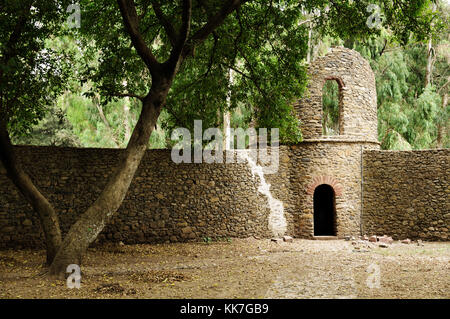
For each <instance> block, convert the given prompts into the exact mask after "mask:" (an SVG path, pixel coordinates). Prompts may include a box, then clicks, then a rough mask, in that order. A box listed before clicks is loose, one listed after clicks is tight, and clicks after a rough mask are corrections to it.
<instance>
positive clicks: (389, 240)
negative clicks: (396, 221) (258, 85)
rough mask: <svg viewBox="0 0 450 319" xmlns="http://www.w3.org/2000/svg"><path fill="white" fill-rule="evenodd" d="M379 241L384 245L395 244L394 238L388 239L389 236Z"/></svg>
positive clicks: (380, 238)
mask: <svg viewBox="0 0 450 319" xmlns="http://www.w3.org/2000/svg"><path fill="white" fill-rule="evenodd" d="M378 241H379V242H380V243H384V244H388V245H390V244H392V243H393V242H394V240H393V239H392V237H388V236H383V237H379V238H378Z"/></svg>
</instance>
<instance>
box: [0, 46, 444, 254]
mask: <svg viewBox="0 0 450 319" xmlns="http://www.w3.org/2000/svg"><path fill="white" fill-rule="evenodd" d="M309 77H310V82H309V83H310V84H309V87H308V91H307V93H306V95H305V97H304V98H303V99H301V100H299V101H297V102H296V103H295V104H294V108H295V110H296V111H297V112H298V116H299V118H300V120H301V128H302V132H303V136H304V141H303V142H302V143H299V144H297V145H291V146H281V147H280V150H279V151H280V152H279V153H280V156H279V169H278V171H277V173H275V174H266V175H265V176H264V179H265V181H266V182H267V183H268V184H270V194H271V197H272V198H273V199H275V200H276V202H277V203H279V202H281V203H282V206H283V207H282V208H283V214H284V216H282V217H283V218H282V219H283V220H285V221H286V231H285V235H290V236H293V237H302V238H314V237H315V236H314V230H315V228H316V227H318V225H317V224H316V225H315V220H316V219H315V217H317V216H318V215H319V214H320V209H321V208H316V207H320V206H321V205H322V204H323V202H322V201H325V199H321V197H320V196H319V195H320V194H319V192H318V191H317V190H318V187H319V186H321V185H328V186H329V187H328V189H331V192H332V193H331V197H330V198H331V202H329V203H328V204H332V207H331V206H329V207H331V209H332V219H333V220H332V222H333V227H334V232H333V234H331V235H332V236H337V237H338V238H342V237H344V236H347V235H352V236H358V235H364V234H367V235H385V234H386V235H390V236H392V237H393V238H394V239H403V238H406V237H408V238H410V239H425V240H448V238H449V228H450V220H449V216H450V215H449V214H450V212H449V205H450V204H449V195H450V189H449V181H448V175H449V174H448V172H449V159H450V150H448V149H446V150H429V151H408V152H394V151H380V150H379V143H378V141H377V105H376V88H375V77H374V75H373V72H372V70H371V69H370V66H369V64H368V62H367V61H366V60H364V59H363V58H362V57H361V56H360V55H359V53H357V52H355V51H352V50H349V49H345V48H334V49H333V50H331V51H330V52H329V53H328V54H327V55H326V56H324V57H321V58H318V59H317V60H316V61H314V62H313V63H312V64H311V66H310V68H309ZM326 80H336V81H337V82H338V84H339V88H340V102H339V103H340V104H339V106H340V116H339V123H340V125H339V127H340V130H339V135H334V136H323V135H322V87H323V85H324V83H325V81H326ZM16 151H17V155H18V158H19V159H20V160H21V162H22V164H23V166H24V168H25V169H26V171H27V172H28V173H29V175H30V176H31V178H32V179H33V181H34V182H35V184H36V185H37V187H38V188H39V189H40V190H41V191H42V192H43V194H44V195H46V196H47V198H49V200H50V202H51V203H52V204H53V205H54V206H55V209H56V211H57V212H58V214H59V217H60V223H61V227H62V231H63V234H64V233H66V232H67V230H68V229H69V227H70V226H71V225H72V224H73V223H74V221H75V220H76V218H77V217H78V216H79V215H80V214H81V213H82V212H84V211H85V210H86V209H87V208H88V206H89V205H90V204H91V203H92V202H93V201H94V200H95V199H96V197H97V196H98V194H99V193H100V191H101V189H102V188H103V186H104V185H105V183H106V180H107V178H108V176H109V174H111V172H112V170H113V169H114V168H115V166H116V164H117V161H118V159H119V158H120V156H119V155H120V153H121V152H123V151H122V150H112V149H72V148H54V147H31V146H21V147H16ZM271 151H273V150H271ZM170 152H171V151H170V150H148V151H147V153H146V155H145V156H144V158H143V160H142V162H141V164H140V167H139V169H138V171H137V173H136V175H135V177H134V179H133V182H132V184H131V186H130V189H129V191H128V193H127V196H126V198H125V200H124V202H123V203H122V205H121V207H120V208H119V211H118V212H117V213H116V214H115V215H114V217H113V219H112V221H111V222H110V223H109V224H108V225H107V227H106V228H105V229H104V231H103V232H102V233H101V234H100V236H99V238H98V240H99V241H123V242H124V243H128V244H134V243H155V242H183V241H199V240H203V239H205V238H208V237H209V238H213V239H226V238H230V237H249V236H257V237H262V238H268V237H271V236H273V235H274V234H273V233H272V231H271V227H270V216H271V212H272V213H273V211H272V210H273V208H272V209H271V206H270V205H269V202H268V196H267V194H266V195H264V194H263V193H262V192H261V178H260V177H259V176H258V175H255V174H252V169H251V167H250V166H249V164H247V163H233V164H229V163H228V164H227V163H223V164H219V163H215V164H206V163H202V164H187V163H182V164H176V163H174V162H173V161H172V160H171V157H170ZM327 200H328V201H329V200H330V199H327ZM327 207H328V206H327ZM316 209H317V211H316ZM43 244H44V243H43V234H42V231H41V227H40V224H39V219H38V218H37V216H36V214H35V213H34V212H33V210H32V208H31V206H30V205H29V204H28V203H27V202H26V201H25V199H24V198H23V196H22V195H21V194H20V193H19V191H18V190H17V189H16V188H15V186H14V185H13V183H12V182H11V181H10V180H9V179H8V177H7V176H6V171H5V169H4V168H3V167H2V166H1V165H0V248H8V247H33V248H36V247H43Z"/></svg>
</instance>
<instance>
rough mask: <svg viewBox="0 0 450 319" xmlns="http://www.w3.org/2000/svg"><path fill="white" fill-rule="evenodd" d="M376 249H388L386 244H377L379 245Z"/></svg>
mask: <svg viewBox="0 0 450 319" xmlns="http://www.w3.org/2000/svg"><path fill="white" fill-rule="evenodd" d="M378 247H381V248H388V247H389V245H388V244H386V243H379V244H378Z"/></svg>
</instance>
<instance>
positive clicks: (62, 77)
mask: <svg viewBox="0 0 450 319" xmlns="http://www.w3.org/2000/svg"><path fill="white" fill-rule="evenodd" d="M64 5H66V6H67V4H66V1H59V2H58V3H57V2H56V1H31V0H25V1H20V2H18V1H2V2H1V3H0V29H1V32H0V44H1V47H0V160H1V161H2V163H3V166H4V167H5V169H6V171H7V174H8V176H9V178H10V179H11V180H12V181H13V183H14V184H15V185H16V186H17V188H18V189H19V190H20V191H21V193H22V194H23V195H24V197H25V199H26V200H27V201H28V202H29V203H30V204H31V206H32V207H33V209H34V210H35V212H36V213H37V214H38V216H39V218H40V221H41V224H42V227H43V230H44V234H45V238H46V244H47V263H51V261H52V260H53V257H54V256H55V254H56V252H57V250H58V248H59V246H60V243H61V231H60V228H59V222H58V218H57V215H56V213H55V211H54V209H53V207H52V205H51V204H50V203H49V201H48V200H47V199H46V198H45V197H44V196H43V195H42V194H41V192H40V191H39V190H38V188H37V187H36V186H35V185H34V184H33V182H32V180H31V178H30V177H29V176H28V174H27V173H26V172H25V171H24V170H23V168H22V167H21V165H20V162H19V161H18V159H17V158H16V155H15V153H14V148H13V146H12V144H11V135H13V136H14V135H20V134H23V133H24V132H26V131H27V130H29V129H30V127H31V126H32V125H33V124H35V123H36V122H37V121H38V120H39V119H41V118H42V117H43V116H44V113H45V109H46V107H47V106H48V105H50V104H51V101H52V100H53V99H54V98H55V97H56V96H57V95H58V94H59V92H61V90H62V89H63V85H64V83H66V79H67V78H68V75H69V73H70V72H69V71H70V70H69V69H68V68H66V67H65V66H66V65H67V64H66V63H64V62H65V60H66V59H67V56H65V55H64V54H61V52H57V51H55V50H52V49H49V48H47V46H46V39H49V38H50V37H51V36H53V35H55V34H56V33H57V32H59V31H60V30H62V29H61V25H62V24H63V22H64V21H63V17H64V15H63V10H64V9H65V7H64V8H62V7H61V6H64Z"/></svg>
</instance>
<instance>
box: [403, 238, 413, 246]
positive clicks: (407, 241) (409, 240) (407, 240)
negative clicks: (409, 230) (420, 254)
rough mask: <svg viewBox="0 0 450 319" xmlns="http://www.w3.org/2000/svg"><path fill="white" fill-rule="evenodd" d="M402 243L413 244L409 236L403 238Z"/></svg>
mask: <svg viewBox="0 0 450 319" xmlns="http://www.w3.org/2000/svg"><path fill="white" fill-rule="evenodd" d="M401 243H402V244H407V245H409V244H411V239H409V238H407V239H403V240H402V241H401Z"/></svg>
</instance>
